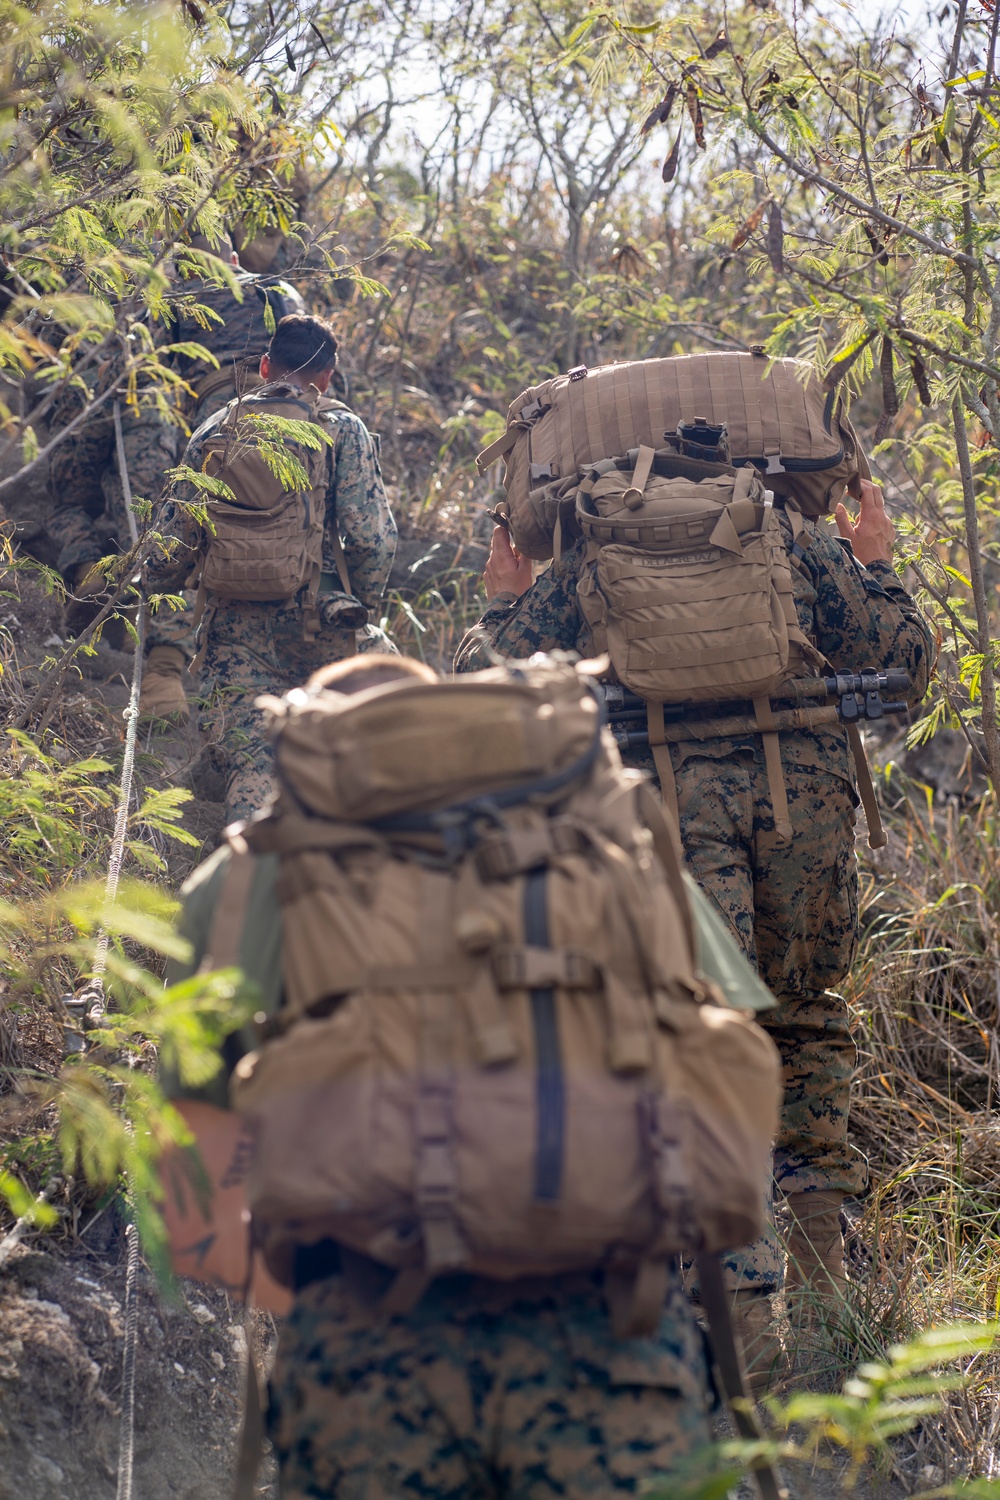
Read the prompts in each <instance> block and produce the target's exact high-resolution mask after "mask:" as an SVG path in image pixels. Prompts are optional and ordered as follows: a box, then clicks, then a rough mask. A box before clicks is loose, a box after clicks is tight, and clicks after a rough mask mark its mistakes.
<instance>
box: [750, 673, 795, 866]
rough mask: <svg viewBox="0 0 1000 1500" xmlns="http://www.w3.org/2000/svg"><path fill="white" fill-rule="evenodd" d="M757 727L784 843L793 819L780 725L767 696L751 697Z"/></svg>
mask: <svg viewBox="0 0 1000 1500" xmlns="http://www.w3.org/2000/svg"><path fill="white" fill-rule="evenodd" d="M751 702H752V703H753V711H754V715H755V717H756V719H757V727H758V728H759V729H760V731H761V735H760V737H761V740H762V742H763V745H764V764H765V766H766V768H767V786H768V791H769V792H770V793H771V811H772V812H773V814H774V831H775V833H776V834H777V835H778V838H779V839H780V840H781V842H782V843H783V844H787V843H788V842H789V840H790V839H791V837H792V819H791V815H790V813H789V811H788V795H787V793H786V791H785V775H784V772H783V771H782V769H781V744H780V741H779V740H778V726H777V725H776V724H775V722H774V713H773V710H772V708H771V700H770V699H769V698H765V697H757V698H753V699H751Z"/></svg>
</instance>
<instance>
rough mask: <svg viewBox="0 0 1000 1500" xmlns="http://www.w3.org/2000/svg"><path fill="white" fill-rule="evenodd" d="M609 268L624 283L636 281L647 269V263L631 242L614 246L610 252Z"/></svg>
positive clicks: (627, 241)
mask: <svg viewBox="0 0 1000 1500" xmlns="http://www.w3.org/2000/svg"><path fill="white" fill-rule="evenodd" d="M611 266H612V269H613V270H614V271H615V272H616V274H617V275H619V276H621V278H622V279H623V280H624V281H638V280H639V279H640V278H641V277H642V275H643V273H644V272H645V271H646V270H647V269H648V266H649V262H648V261H647V259H646V257H645V256H644V255H643V253H642V251H641V250H638V249H637V248H636V247H635V245H633V244H632V242H631V240H626V241H625V243H624V245H616V246H615V248H614V249H613V250H612V252H611Z"/></svg>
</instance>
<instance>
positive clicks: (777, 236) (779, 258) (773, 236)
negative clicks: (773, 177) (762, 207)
mask: <svg viewBox="0 0 1000 1500" xmlns="http://www.w3.org/2000/svg"><path fill="white" fill-rule="evenodd" d="M767 254H768V258H769V260H770V262H771V266H772V269H773V270H775V271H777V272H778V273H779V274H780V272H781V269H782V267H783V266H784V263H785V226H784V225H783V223H782V222H781V204H780V203H776V202H775V203H772V204H771V213H770V215H769V217H768V221H767Z"/></svg>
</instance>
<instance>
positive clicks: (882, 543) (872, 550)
mask: <svg viewBox="0 0 1000 1500" xmlns="http://www.w3.org/2000/svg"><path fill="white" fill-rule="evenodd" d="M860 506H861V509H860V510H859V511H858V517H857V520H856V521H852V520H851V517H850V515H849V514H848V510H847V507H846V506H845V505H838V506H837V510H836V513H835V515H834V520H835V521H836V522H837V530H838V531H839V532H840V534H841V536H843V537H846V538H847V540H848V541H849V542H850V544H851V547H852V548H853V550H854V556H855V557H856V558H857V560H858V562H859V563H864V564H865V566H866V567H867V565H868V564H869V563H872V562H887V563H891V562H892V544H893V542H894V541H895V539H896V528H895V526H893V524H892V521H891V520H890V519H889V517H888V516H887V515H886V513H885V503H884V501H883V499H882V491H881V490H880V489H879V487H878V485H877V484H872V482H871V480H870V479H862V481H861V496H860Z"/></svg>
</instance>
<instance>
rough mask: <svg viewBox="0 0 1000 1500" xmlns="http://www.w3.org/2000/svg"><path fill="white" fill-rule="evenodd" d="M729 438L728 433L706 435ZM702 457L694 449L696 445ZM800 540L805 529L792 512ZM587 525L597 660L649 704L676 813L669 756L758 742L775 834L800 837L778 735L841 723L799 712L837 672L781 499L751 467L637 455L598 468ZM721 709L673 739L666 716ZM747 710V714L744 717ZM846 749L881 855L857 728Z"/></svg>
mask: <svg viewBox="0 0 1000 1500" xmlns="http://www.w3.org/2000/svg"><path fill="white" fill-rule="evenodd" d="M699 435H710V436H713V437H717V438H718V444H717V446H716V448H715V449H714V450H709V449H708V448H707V446H706V448H705V451H706V452H708V451H715V452H717V453H724V452H725V451H726V434H725V430H724V429H715V430H714V432H711V433H709V432H708V431H707V430H706V429H704V428H702V431H701V434H699ZM686 446H688V447H689V446H690V445H686ZM787 515H788V520H789V523H790V524H791V527H792V536H793V539H794V541H795V542H799V541H800V538H801V537H802V535H803V533H804V531H805V526H804V523H803V520H802V517H801V515H800V514H799V512H798V511H797V509H795V507H794V503H793V504H790V505H789V506H788V507H787ZM576 524H577V526H578V528H579V530H580V532H581V533H582V534H583V536H584V537H585V538H586V539H587V541H588V543H589V547H588V562H589V564H590V566H588V567H587V568H586V569H585V570H584V572H583V575H582V576H581V578H580V579H579V582H578V583H577V591H576V596H577V603H578V604H579V607H580V612H581V614H582V615H583V617H584V619H585V620H586V621H587V623H588V625H589V626H590V629H591V634H592V635H593V638H594V647H595V650H596V651H598V652H604V651H607V652H608V654H609V655H610V657H611V665H612V668H613V669H614V673H615V675H616V677H617V678H618V681H619V682H620V683H622V685H623V686H624V687H625V688H626V689H628V690H629V691H630V692H632V693H634V694H636V696H637V697H638V698H640V699H642V700H644V702H645V714H646V725H647V733H648V743H649V746H650V749H651V751H652V755H653V760H654V763H655V765H656V770H657V775H658V776H659V780H660V786H661V788H662V790H663V794H664V797H665V798H666V800H667V801H668V803H673V805H674V806H676V795H675V789H674V776H673V766H672V761H671V757H670V751H669V749H668V742H669V741H672V742H674V743H683V742H685V741H688V742H692V741H696V740H698V739H707V738H716V737H725V738H729V737H734V736H736V737H743V736H745V735H746V734H760V736H761V742H762V745H763V750H764V758H765V764H766V767H767V778H768V786H769V789H770V793H771V806H772V810H773V813H774V822H775V829H776V832H777V834H778V836H779V838H782V839H784V840H787V839H790V838H791V836H792V826H791V819H790V817H789V811H788V798H787V795H786V790H785V778H784V775H783V773H782V768H781V754H780V741H779V738H778V736H779V731H780V730H782V729H806V728H809V727H815V726H818V725H819V724H821V723H823V724H826V723H830V722H836V710H835V709H834V708H832V707H830V708H828V707H825V706H824V707H815V706H810V705H808V704H802V705H799V704H796V705H795V706H792V707H786V708H784V709H780V710H777V711H776V710H775V707H774V704H773V703H772V699H773V698H778V699H782V698H786V697H788V698H792V699H798V698H799V697H800V696H801V694H802V691H803V689H805V688H807V687H808V682H807V681H804V680H803V679H807V678H810V677H812V678H815V677H816V675H817V673H818V672H819V671H822V670H832V669H831V668H830V666H829V663H828V662H827V661H826V659H825V658H824V657H823V656H822V655H821V653H820V652H819V651H818V650H817V649H816V647H815V646H814V645H813V643H812V642H811V641H810V640H809V639H808V637H807V636H806V635H804V634H803V632H802V630H801V628H800V626H799V623H798V615H797V613H796V609H795V599H794V593H793V588H792V569H791V563H790V560H789V556H788V552H787V550H786V547H785V543H784V540H783V537H782V533H781V526H780V522H779V520H778V517H777V515H776V513H775V510H774V503H773V497H772V495H771V494H770V492H769V491H767V490H765V489H764V486H763V484H762V482H761V477H760V476H759V475H758V473H757V472H756V470H755V469H753V468H752V467H751V466H750V465H745V466H744V467H743V468H741V469H733V468H732V467H731V466H730V465H728V464H726V463H720V462H712V461H706V460H701V459H691V458H688V457H687V456H685V454H683V453H681V454H678V453H673V452H670V451H661V452H659V453H655V454H654V452H653V450H652V449H651V448H639V449H638V451H637V452H634V453H631V454H628V455H626V456H625V457H624V458H622V459H618V460H607V461H605V462H604V463H601V464H597V465H595V466H594V468H593V469H591V470H590V472H589V474H587V475H586V476H585V478H584V479H583V480H582V481H581V482H580V484H579V485H578V486H577V490H576ZM679 703H683V704H691V705H693V706H694V707H695V708H697V705H698V704H706V705H710V707H709V708H706V710H705V712H704V715H703V716H699V715H698V714H696V713H694V714H692V715H691V717H690V719H689V720H688V721H687V722H685V723H681V724H675V725H670V726H668V725H667V724H666V723H665V720H664V712H663V709H664V705H665V704H679ZM743 703H745V704H746V705H747V706H748V709H749V712H747V709H744V710H743V711H742V717H741V714H740V713H739V712H738V711H737V710H739V706H740V704H743ZM848 737H849V740H850V745H851V750H852V752H853V755H854V761H855V765H856V768H857V773H858V787H859V790H860V792H861V796H862V800H863V802H864V805H865V812H866V814H867V817H868V824H869V842H870V844H871V847H872V848H880V847H881V846H882V845H883V844H884V843H885V833H884V830H883V829H882V824H881V819H880V817H879V813H878V803H877V801H876V798H875V791H874V788H873V786H872V781H871V773H870V771H869V769H868V764H867V761H866V759H865V754H864V745H863V742H862V741H861V738H860V736H859V735H858V732H857V728H856V726H853V725H851V726H849V727H848Z"/></svg>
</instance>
